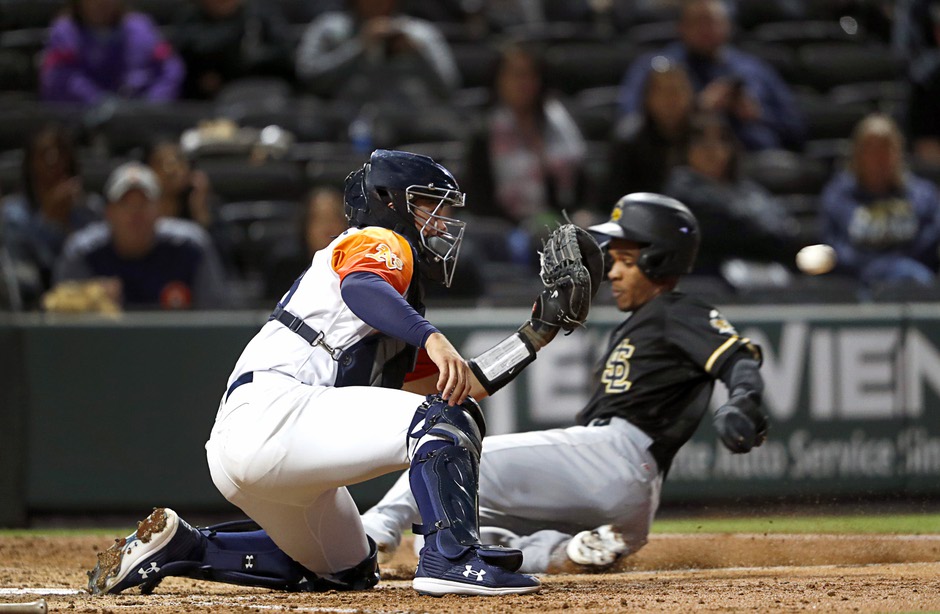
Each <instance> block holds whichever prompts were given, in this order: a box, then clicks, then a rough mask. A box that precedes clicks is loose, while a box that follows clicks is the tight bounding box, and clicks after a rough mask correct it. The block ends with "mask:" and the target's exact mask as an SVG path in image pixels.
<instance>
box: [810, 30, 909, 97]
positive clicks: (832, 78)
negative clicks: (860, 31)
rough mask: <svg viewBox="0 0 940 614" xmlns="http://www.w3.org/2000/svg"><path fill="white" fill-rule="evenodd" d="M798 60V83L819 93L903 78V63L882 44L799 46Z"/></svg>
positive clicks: (815, 44) (813, 44)
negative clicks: (849, 84) (852, 85)
mask: <svg viewBox="0 0 940 614" xmlns="http://www.w3.org/2000/svg"><path fill="white" fill-rule="evenodd" d="M797 57H798V59H799V67H800V72H801V74H802V78H801V82H802V83H805V84H807V85H810V86H812V87H815V88H816V89H817V90H819V91H821V92H825V91H829V90H831V89H832V88H834V87H835V86H837V85H844V84H847V83H862V82H867V81H894V80H896V79H897V78H898V77H899V76H900V75H903V74H904V63H903V61H902V60H901V59H900V58H898V57H896V56H895V55H894V54H893V53H892V52H891V48H890V47H888V46H887V45H883V44H877V45H876V44H869V45H846V44H841V43H831V42H830V43H811V44H807V45H802V46H800V47H799V49H797Z"/></svg>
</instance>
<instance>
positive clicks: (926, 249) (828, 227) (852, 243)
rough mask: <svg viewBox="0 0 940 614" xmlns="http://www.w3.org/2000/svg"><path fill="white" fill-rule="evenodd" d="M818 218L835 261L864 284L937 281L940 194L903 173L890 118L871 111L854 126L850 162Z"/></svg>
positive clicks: (897, 133) (829, 188) (896, 131)
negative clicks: (833, 252)
mask: <svg viewBox="0 0 940 614" xmlns="http://www.w3.org/2000/svg"><path fill="white" fill-rule="evenodd" d="M821 222H822V233H823V240H824V241H825V242H826V243H829V244H830V245H832V246H833V247H834V248H835V250H836V255H837V257H838V263H839V266H840V267H841V268H842V270H843V271H844V272H846V273H849V274H852V275H855V276H856V277H858V278H859V279H860V280H861V281H862V282H863V283H865V284H869V285H870V284H877V283H881V282H900V281H913V282H915V283H920V284H923V285H929V284H933V283H935V281H936V273H937V267H938V264H940V256H938V253H937V250H938V248H940V192H938V191H937V188H936V186H934V185H933V184H932V183H931V182H929V181H927V180H926V179H922V178H920V177H917V176H915V175H912V174H911V173H910V172H909V171H908V170H907V168H906V166H905V164H904V137H903V136H902V135H901V131H900V129H899V128H898V126H897V124H896V123H895V121H894V120H893V119H892V118H891V117H889V116H887V115H881V114H873V115H869V116H868V117H866V118H865V119H863V120H862V121H861V122H860V123H859V125H858V126H856V128H855V133H854V135H853V137H852V155H851V158H850V160H849V167H848V168H847V169H846V170H844V171H840V172H839V173H837V174H836V175H835V176H834V177H833V178H832V179H831V180H830V181H829V184H828V185H827V186H826V188H825V189H824V190H823V194H822V210H821Z"/></svg>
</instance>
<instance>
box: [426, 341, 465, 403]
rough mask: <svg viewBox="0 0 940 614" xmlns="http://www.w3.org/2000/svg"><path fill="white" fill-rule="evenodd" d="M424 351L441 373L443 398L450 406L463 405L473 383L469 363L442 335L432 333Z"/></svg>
mask: <svg viewBox="0 0 940 614" xmlns="http://www.w3.org/2000/svg"><path fill="white" fill-rule="evenodd" d="M424 349H425V350H427V352H428V357H430V359H431V362H433V363H434V364H435V365H436V366H437V368H438V370H439V371H440V375H439V376H438V378H437V391H438V392H440V393H441V398H443V399H444V400H445V401H447V402H448V404H449V405H459V404H460V403H463V402H464V400H466V398H467V396H468V395H469V394H470V386H471V384H472V383H473V377H472V372H471V371H470V367H469V365H467V361H466V360H464V359H463V357H462V356H461V355H460V353H459V352H457V350H456V348H454V346H453V345H451V343H450V341H448V340H447V337H445V336H444V335H442V334H441V333H432V334H431V336H430V337H428V339H427V341H425V343H424Z"/></svg>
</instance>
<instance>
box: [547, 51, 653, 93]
mask: <svg viewBox="0 0 940 614" xmlns="http://www.w3.org/2000/svg"><path fill="white" fill-rule="evenodd" d="M636 55H637V54H636V50H635V49H634V48H633V47H632V46H630V45H626V44H622V43H621V44H613V43H606V42H600V41H595V42H590V43H587V42H571V43H563V44H556V45H552V46H551V47H549V48H548V49H547V50H546V52H545V82H546V85H548V87H550V88H552V89H557V90H560V91H562V92H565V93H568V94H573V93H576V92H579V91H581V90H584V89H588V88H593V87H602V86H607V85H616V84H618V83H620V80H621V79H622V78H623V75H624V73H625V72H626V70H627V67H628V66H629V65H630V62H632V61H633V59H634V58H635V57H636Z"/></svg>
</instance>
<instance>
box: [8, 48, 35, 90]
mask: <svg viewBox="0 0 940 614" xmlns="http://www.w3.org/2000/svg"><path fill="white" fill-rule="evenodd" d="M36 77H37V75H36V67H35V66H34V65H33V58H32V55H30V54H29V53H26V52H23V51H19V50H15V49H2V48H0V83H2V84H3V89H4V90H6V91H20V92H35V91H36V90H37V88H38V83H37V79H36Z"/></svg>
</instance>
